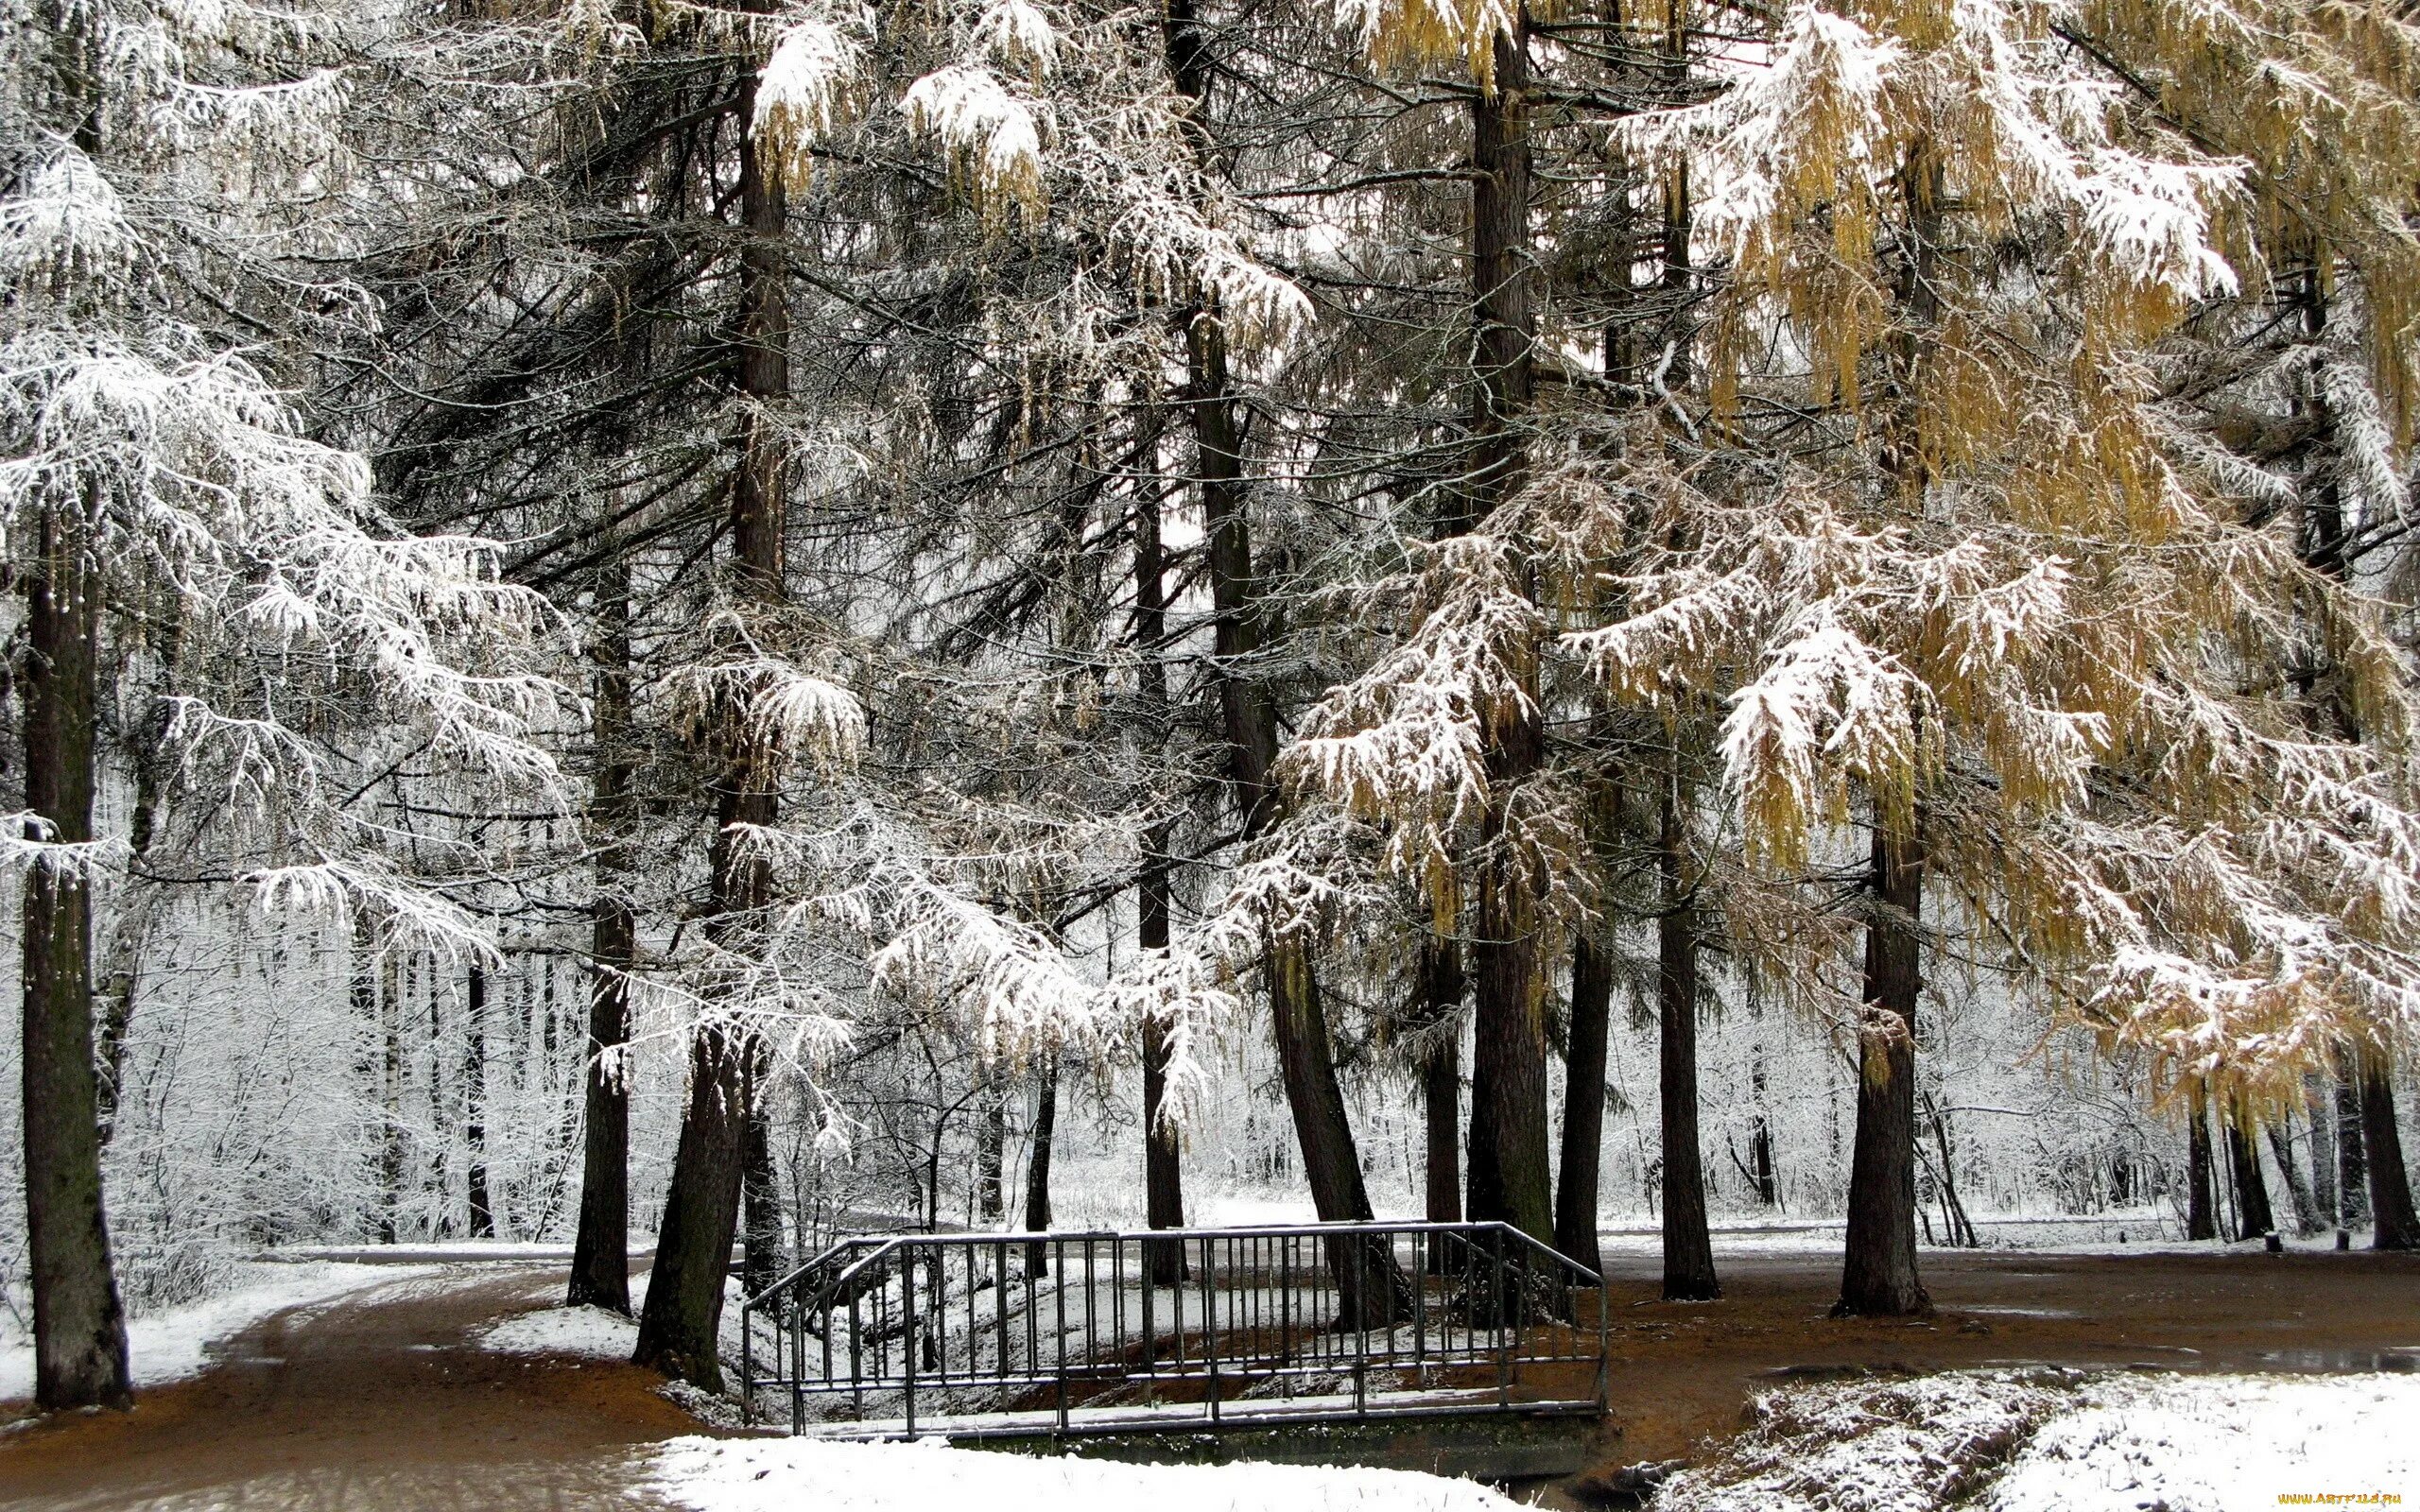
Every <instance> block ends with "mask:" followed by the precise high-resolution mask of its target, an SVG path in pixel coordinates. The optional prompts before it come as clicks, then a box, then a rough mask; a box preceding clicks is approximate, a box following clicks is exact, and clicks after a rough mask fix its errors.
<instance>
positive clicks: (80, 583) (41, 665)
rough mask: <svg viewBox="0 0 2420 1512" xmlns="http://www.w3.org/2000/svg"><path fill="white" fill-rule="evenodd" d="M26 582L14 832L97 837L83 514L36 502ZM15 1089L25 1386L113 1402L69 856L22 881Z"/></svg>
mask: <svg viewBox="0 0 2420 1512" xmlns="http://www.w3.org/2000/svg"><path fill="white" fill-rule="evenodd" d="M36 530H37V532H38V535H37V540H36V542H35V544H36V549H37V551H38V553H39V556H38V558H37V559H36V562H35V563H34V565H33V568H32V570H31V571H30V572H28V573H27V574H26V576H25V577H24V578H22V579H21V582H22V583H23V586H24V590H25V593H26V626H25V634H26V657H25V662H24V668H25V670H24V675H23V678H22V680H20V682H19V683H18V690H19V696H20V698H21V699H22V700H23V708H24V711H25V761H26V808H27V809H28V810H29V811H31V812H32V813H33V814H34V815H36V816H39V820H40V822H39V823H38V824H34V825H29V826H28V827H27V830H26V838H27V839H29V840H50V841H54V842H57V843H59V844H61V845H75V844H80V843H83V842H86V841H89V840H91V839H92V838H93V792H94V785H95V775H96V772H95V751H94V726H95V721H96V719H97V717H98V714H99V706H100V650H101V647H100V634H101V570H100V566H99V564H98V563H97V562H96V561H95V560H94V559H93V558H92V555H91V552H92V549H93V543H92V542H91V541H90V540H89V539H88V532H87V530H86V529H85V528H84V525H83V523H82V522H81V521H80V520H76V519H74V518H71V517H69V516H68V515H66V514H65V513H64V512H63V511H62V509H61V507H52V508H51V509H49V510H46V511H44V512H43V514H42V515H41V516H40V524H38V525H37V526H36ZM24 951H25V954H24V957H23V965H22V971H23V978H22V980H23V987H24V990H25V1019H24V1060H23V1064H22V1067H21V1070H22V1072H23V1075H24V1088H23V1100H24V1117H25V1160H26V1262H27V1269H28V1271H29V1276H30V1280H31V1282H32V1291H33V1312H34V1400H35V1401H36V1402H38V1403H39V1404H40V1405H42V1406H43V1407H44V1408H47V1409H49V1410H52V1411H57V1410H60V1409H61V1408H68V1407H90V1406H105V1407H124V1406H127V1405H128V1404H129V1403H130V1401H131V1400H132V1396H131V1383H130V1379H129V1377H128V1373H127V1358H126V1314H125V1312H124V1310H123V1309H122V1308H121V1307H120V1306H119V1303H118V1294H117V1276H116V1273H115V1271H114V1269H113V1267H112V1263H111V1258H110V1233H109V1220H108V1217H107V1215H106V1214H105V1213H104V1211H103V1207H102V1200H101V1132H100V1085H99V1077H98V1075H97V1074H96V1072H95V1067H94V1061H93V919H92V887H91V884H90V883H89V882H88V881H87V880H86V879H85V877H84V875H83V873H82V871H81V870H80V869H79V868H78V867H77V866H76V865H75V864H73V863H69V864H65V865H60V866H51V865H47V864H39V865H36V866H34V867H32V868H28V869H27V871H26V880H25V941H24Z"/></svg>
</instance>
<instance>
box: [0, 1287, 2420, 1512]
mask: <svg viewBox="0 0 2420 1512" xmlns="http://www.w3.org/2000/svg"><path fill="white" fill-rule="evenodd" d="M1720 1260H1721V1264H1722V1268H1723V1279H1724V1284H1725V1288H1726V1293H1727V1296H1726V1298H1725V1299H1724V1300H1722V1301H1720V1302H1713V1303H1665V1302H1661V1301H1657V1300H1655V1299H1654V1298H1655V1295H1656V1289H1657V1280H1658V1277H1659V1275H1660V1270H1659V1266H1658V1263H1657V1262H1656V1260H1655V1259H1654V1257H1653V1255H1652V1253H1651V1251H1646V1252H1643V1251H1641V1250H1640V1249H1635V1248H1617V1249H1616V1250H1615V1251H1614V1252H1613V1253H1612V1254H1611V1255H1610V1256H1609V1262H1610V1263H1609V1267H1608V1269H1609V1274H1610V1277H1611V1280H1612V1283H1613V1288H1614V1291H1613V1297H1614V1307H1615V1314H1614V1317H1613V1322H1612V1329H1613V1340H1614V1346H1613V1349H1614V1363H1613V1366H1612V1396H1613V1402H1614V1417H1613V1419H1612V1420H1611V1421H1610V1422H1609V1423H1608V1424H1607V1425H1606V1426H1605V1427H1604V1428H1603V1429H1601V1430H1599V1439H1598V1442H1597V1445H1596V1449H1595V1452H1596V1453H1597V1455H1598V1456H1599V1458H1600V1460H1601V1461H1602V1464H1603V1466H1604V1467H1605V1468H1606V1469H1611V1468H1614V1467H1618V1466H1622V1465H1630V1464H1636V1463H1640V1462H1647V1461H1668V1460H1676V1459H1683V1458H1691V1457H1697V1456H1699V1455H1701V1454H1702V1453H1703V1452H1704V1447H1705V1444H1706V1441H1707V1440H1709V1439H1721V1438H1724V1437H1726V1436H1728V1435H1731V1434H1733V1433H1736V1432H1737V1429H1738V1428H1739V1426H1740V1424H1741V1421H1742V1408H1743V1406H1744V1405H1745V1403H1746V1402H1747V1400H1749V1398H1750V1397H1751V1396H1753V1395H1754V1394H1755V1393H1756V1392H1758V1391H1760V1390H1764V1389H1767V1388H1771V1387H1773V1386H1780V1385H1787V1384H1790V1383H1801V1382H1807V1381H1821V1380H1823V1379H1824V1378H1826V1377H1830V1376H1841V1375H1854V1374H1856V1373H1857V1372H1859V1371H1862V1370H1876V1371H1896V1370H1907V1371H1917V1372H1923V1371H1933V1370H1945V1369H1967V1368H1976V1367H1984V1366H2014V1365H2041V1364H2048V1365H2072V1366H2098V1367H2111V1366H2117V1367H2125V1366H2151V1367H2153V1368H2160V1369H2182V1370H2189V1371H2236V1372H2255V1373H2259V1372H2276V1371H2286V1372H2308V1371H2354V1370H2368V1371H2377V1370H2396V1369H2401V1370H2410V1369H2413V1368H2415V1367H2420V1257H2411V1256H2381V1255H2372V1254H2367V1253H2361V1252H2355V1253H2351V1254H2333V1253H2310V1252H2296V1253H2289V1254H2287V1255H2283V1256H2268V1255H2262V1254H2259V1253H2256V1252H2245V1251H2242V1250H2235V1251H2230V1252H2206V1253H2189V1254H2187V1253H2177V1252H2175V1251H2173V1250H2149V1251H2145V1252H2140V1253H2134V1254H2123V1253H2119V1254H2110V1253H2092V1254H2078V1253H2058V1252H2045V1251H1982V1252H1958V1253H1952V1252H1943V1251H1927V1252H1926V1254H1925V1257H1924V1267H1925V1278H1926V1281H1927V1285H1928V1286H1929V1287H1930V1289H1931V1292H1932V1296H1933V1299H1934V1302H1935V1303H1936V1305H1937V1306H1938V1308H1939V1309H1940V1312H1939V1313H1938V1314H1936V1315H1934V1316H1932V1317H1930V1318H1927V1319H1921V1320H1915V1321H1893V1322H1884V1321H1871V1320H1835V1319H1832V1318H1830V1317H1828V1316H1827V1315H1826V1310H1827V1308H1828V1306H1829V1304H1830V1302H1831V1300H1832V1297H1833V1296H1834V1295H1835V1289H1836V1287H1837V1285H1838V1271H1837V1261H1836V1260H1835V1259H1834V1258H1833V1256H1832V1255H1831V1254H1829V1253H1826V1252H1823V1251H1819V1250H1817V1249H1815V1248H1814V1247H1813V1246H1808V1247H1807V1248H1806V1250H1804V1251H1786V1252H1777V1251H1772V1250H1752V1251H1749V1252H1745V1253H1739V1252H1732V1253H1722V1254H1721V1255H1720ZM561 1284H562V1281H561V1270H560V1268H559V1267H557V1266H554V1265H550V1264H545V1263H517V1264H509V1265H498V1264H486V1265H480V1266H477V1267H468V1266H448V1267H445V1268H442V1269H440V1270H435V1271H432V1272H427V1273H415V1274H413V1275H410V1276H406V1277H400V1278H397V1279H395V1280H391V1281H379V1282H373V1283H371V1284H368V1285H366V1286H364V1287H363V1288H362V1289H361V1290H358V1291H356V1292H354V1293H351V1294H349V1295H348V1296H346V1297H342V1298H339V1299H337V1300H336V1301H334V1302H323V1303H320V1304H317V1305H314V1306H311V1307H306V1308H301V1309H295V1310H291V1311H289V1312H285V1313H280V1314H275V1315H272V1316H270V1317H268V1318H266V1319H264V1320H262V1321H260V1322H258V1323H256V1324H254V1325H252V1326H251V1327H249V1328H246V1329H243V1330H242V1331H240V1332H236V1333H235V1334H233V1336H231V1337H230V1338H228V1339H226V1340H224V1341H223V1342H221V1343H220V1344H218V1345H217V1346H216V1347H215V1348H214V1350H213V1356H214V1359H213V1363H212V1365H211V1366H210V1368H208V1369H207V1370H206V1371H205V1372H204V1373H202V1374H201V1375H200V1376H199V1377H197V1378H195V1379H193V1380H190V1381H187V1382H183V1383H179V1384H175V1385H170V1386H165V1387H162V1388H159V1389H156V1390H152V1391H147V1392H145V1393H144V1394H143V1395H142V1398H141V1405H140V1406H139V1407H138V1408H137V1409H136V1410H135V1411H134V1412H132V1413H130V1414H116V1413H97V1414H90V1415H77V1416H71V1417H62V1418H57V1419H52V1420H48V1421H41V1422H29V1423H26V1424H24V1425H22V1426H19V1427H16V1428H14V1429H11V1430H9V1431H7V1432H5V1433H0V1503H6V1504H7V1505H8V1506H9V1507H11V1508H24V1509H26V1512H98V1509H102V1508H120V1507H129V1506H146V1507H159V1508H164V1509H198V1508H201V1507H213V1508H217V1507H226V1508H251V1507H269V1506H275V1507H280V1508H330V1509H334V1508H374V1509H387V1508H430V1509H440V1508H447V1507H456V1506H461V1507H481V1508H489V1507H493V1508H500V1509H511V1508H521V1507H545V1508H575V1507H590V1506H616V1507H629V1506H631V1505H632V1494H631V1487H632V1485H633V1481H634V1479H635V1478H636V1477H637V1474H638V1470H637V1467H639V1466H640V1465H641V1464H642V1463H643V1457H642V1456H640V1455H638V1454H635V1453H634V1451H637V1450H641V1449H643V1448H646V1447H647V1446H651V1445H654V1444H656V1443H658V1442H660V1441H662V1440H666V1439H670V1438H673V1437H676V1436H680V1435H695V1434H698V1433H700V1424H699V1422H698V1421H697V1419H695V1418H694V1417H690V1416H689V1415H688V1414H687V1413H685V1412H683V1410H682V1409H680V1408H679V1407H677V1406H675V1405H674V1404H673V1403H672V1402H670V1401H668V1400H665V1399H664V1398H663V1397H661V1396H659V1395H658V1394H657V1390H656V1388H657V1386H658V1384H659V1382H658V1381H657V1379H656V1378H655V1377H653V1376H652V1375H650V1374H648V1372H645V1371H641V1370H639V1369H636V1368H635V1367H632V1366H627V1365H622V1364H618V1363H614V1362H613V1361H610V1360H599V1359H596V1358H593V1357H589V1358H582V1357H577V1356H575V1355H572V1354H562V1355H544V1354H540V1355H530V1354H526V1353H504V1352H499V1351H498V1350H497V1349H495V1348H493V1347H492V1346H490V1345H488V1344H486V1343H483V1342H482V1340H481V1338H480V1334H481V1333H482V1332H484V1330H485V1329H486V1327H487V1326H488V1325H489V1324H490V1323H491V1321H492V1320H493V1319H495V1318H497V1317H498V1316H501V1315H505V1314H514V1313H521V1312H527V1311H531V1310H534V1309H536V1308H540V1307H544V1306H547V1305H549V1304H551V1303H552V1302H553V1300H554V1299H555V1298H556V1297H558V1296H559V1295H560V1288H561ZM8 1415H9V1414H8V1412H7V1409H6V1408H0V1417H6V1416H8ZM1558 1500H1560V1498H1558Z"/></svg>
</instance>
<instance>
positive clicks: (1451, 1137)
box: [1417, 935, 1463, 1260]
mask: <svg viewBox="0 0 2420 1512" xmlns="http://www.w3.org/2000/svg"><path fill="white" fill-rule="evenodd" d="M1462 988H1463V981H1462V950H1461V944H1460V943H1459V942H1457V941H1455V940H1453V939H1451V938H1449V937H1446V936H1438V935H1427V936H1423V938H1422V940H1421V942H1420V982H1419V987H1418V991H1419V993H1420V1006H1419V1008H1418V1010H1417V1011H1418V1013H1419V1017H1420V1022H1421V1025H1422V1029H1421V1032H1422V1033H1423V1034H1424V1035H1426V1036H1427V1037H1428V1041H1427V1045H1426V1049H1425V1050H1424V1051H1423V1052H1422V1054H1421V1057H1420V1103H1421V1121H1422V1125H1423V1135H1424V1145H1425V1148H1424V1150H1423V1152H1422V1176H1423V1183H1422V1207H1421V1211H1422V1215H1423V1216H1425V1217H1426V1218H1427V1220H1428V1221H1429V1222H1430V1223H1460V1222H1461V1221H1462V1173H1461V1164H1462V1162H1461V1144H1462V1025H1461V1017H1462ZM1442 1258H1443V1257H1442V1255H1441V1256H1440V1259H1441V1260H1442Z"/></svg>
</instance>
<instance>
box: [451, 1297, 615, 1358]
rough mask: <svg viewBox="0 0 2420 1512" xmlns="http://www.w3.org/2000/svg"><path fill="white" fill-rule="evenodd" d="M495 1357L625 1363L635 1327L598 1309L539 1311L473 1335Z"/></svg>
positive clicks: (523, 1314)
mask: <svg viewBox="0 0 2420 1512" xmlns="http://www.w3.org/2000/svg"><path fill="white" fill-rule="evenodd" d="M477 1338H478V1342H479V1345H480V1347H481V1348H483V1349H493V1350H494V1351H495V1352H497V1353H498V1354H564V1355H571V1356H573V1357H574V1358H577V1359H581V1360H627V1359H629V1358H630V1357H631V1351H632V1350H634V1349H637V1348H638V1342H639V1326H638V1324H637V1323H636V1322H634V1321H633V1320H631V1319H630V1318H627V1317H624V1316H623V1315H622V1314H619V1313H611V1312H607V1311H606V1310H605V1309H604V1308H601V1307H542V1308H540V1309H538V1310H537V1311H536V1312H534V1313H516V1314H513V1315H512V1316H510V1317H508V1318H505V1319H503V1320H501V1321H500V1322H496V1323H492V1324H490V1325H488V1326H487V1327H486V1328H484V1329H482V1330H480V1331H479V1332H478V1334H477Z"/></svg>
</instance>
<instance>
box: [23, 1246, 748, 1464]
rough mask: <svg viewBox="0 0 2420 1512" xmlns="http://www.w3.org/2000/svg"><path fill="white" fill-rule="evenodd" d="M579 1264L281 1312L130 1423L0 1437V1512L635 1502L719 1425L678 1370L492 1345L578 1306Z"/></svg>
mask: <svg viewBox="0 0 2420 1512" xmlns="http://www.w3.org/2000/svg"><path fill="white" fill-rule="evenodd" d="M562 1286H563V1279H562V1271H561V1269H560V1268H557V1267H553V1266H547V1265H526V1266H525V1265H511V1266H503V1267H499V1266H497V1265H494V1264H482V1265H479V1266H477V1267H475V1268H472V1267H467V1266H458V1267H449V1268H447V1269H445V1270H442V1271H440V1272H437V1273H435V1274H433V1275H420V1276H412V1277H406V1278H399V1279H398V1280H393V1281H384V1282H378V1283H374V1284H372V1285H370V1286H367V1287H364V1288H363V1289H361V1290H360V1291H357V1292H353V1293H350V1294H348V1295H346V1296H344V1297H339V1298H337V1300H335V1301H333V1302H323V1303H320V1304H316V1305H313V1306H308V1307H301V1308H293V1309H289V1310H287V1311H285V1312H283V1313H279V1314H274V1315H272V1316H270V1317H268V1318H265V1319H263V1320H262V1321H260V1322H259V1323H256V1324H254V1325H252V1326H251V1327H250V1328H248V1329H245V1330H243V1331H242V1332H238V1333H236V1334H234V1335H233V1336H231V1337H230V1338H228V1339H227V1340H225V1341H223V1342H222V1343H220V1344H218V1345H216V1346H215V1347H214V1348H213V1350H212V1353H213V1362H212V1365H211V1366H210V1368H209V1369H207V1370H205V1371H204V1372H203V1373H202V1374H201V1375H199V1376H198V1377H196V1378H195V1379H193V1380H191V1381H186V1382H182V1383H178V1384H175V1385H171V1386H164V1387H161V1388H159V1389H157V1390H152V1391H146V1392H144V1393H142V1394H141V1396H140V1398H139V1399H138V1401H137V1404H136V1406H135V1409H134V1410H133V1411H132V1412H130V1413H93V1414H72V1415H66V1416H63V1417H53V1418H51V1419H48V1420H45V1421H42V1422H38V1423H33V1424H29V1425H27V1426H26V1427H23V1428H20V1429H17V1430H15V1431H14V1432H11V1433H9V1434H8V1435H6V1436H5V1437H0V1504H5V1505H6V1506H8V1507H9V1508H11V1509H23V1512H103V1509H109V1512H116V1509H119V1508H127V1507H145V1508H159V1509H162V1512H199V1509H201V1508H205V1507H208V1508H214V1509H216V1508H239V1509H246V1512H249V1509H252V1508H270V1507H275V1508H279V1509H281V1512H287V1509H307V1512H322V1509H324V1512H389V1509H393V1512H404V1509H410V1512H423V1509H425V1512H445V1509H450V1508H457V1507H459V1508H478V1509H489V1508H493V1509H498V1512H518V1509H521V1508H545V1509H548V1512H558V1509H585V1508H590V1507H614V1508H621V1509H628V1508H631V1507H633V1506H643V1505H645V1504H646V1503H644V1502H640V1501H634V1499H633V1498H632V1495H631V1491H630V1486H631V1480H632V1462H633V1459H634V1457H635V1452H636V1451H638V1450H640V1449H642V1448H643V1447H644V1446H646V1445H648V1444H651V1443H655V1442H657V1441H660V1440H662V1439H666V1438H670V1437H674V1436H677V1435H683V1434H695V1433H700V1432H705V1431H708V1430H703V1429H701V1428H700V1425H699V1423H698V1421H697V1420H696V1419H695V1418H693V1417H690V1416H689V1415H688V1414H686V1413H684V1412H683V1411H682V1410H681V1409H680V1408H678V1407H676V1406H674V1405H673V1404H672V1403H671V1402H669V1401H666V1400H664V1399H663V1398H662V1397H660V1396H658V1395H656V1393H655V1388H656V1387H657V1386H658V1385H660V1384H661V1383H662V1379H663V1378H662V1377H660V1376H657V1375H655V1374H653V1373H652V1372H649V1371H645V1370H641V1369H639V1368H637V1367H636V1366H630V1365H623V1364H618V1363H613V1362H603V1361H596V1360H586V1361H581V1360H571V1359H551V1358H539V1359H533V1358H530V1357H527V1356H522V1355H504V1354H496V1353H492V1352H489V1351H488V1350H485V1349H481V1348H480V1347H479V1345H478V1344H477V1343H476V1342H475V1337H474V1335H475V1333H476V1332H477V1331H478V1330H479V1329H480V1328H481V1326H482V1325H484V1324H486V1323H487V1322H488V1321H490V1320H491V1319H493V1318H496V1317H498V1316H502V1315H505V1314H512V1313H519V1312H527V1311H529V1310H532V1309H534V1308H538V1307H544V1306H549V1305H552V1304H553V1303H555V1302H557V1301H558V1300H560V1299H561V1297H562Z"/></svg>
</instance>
